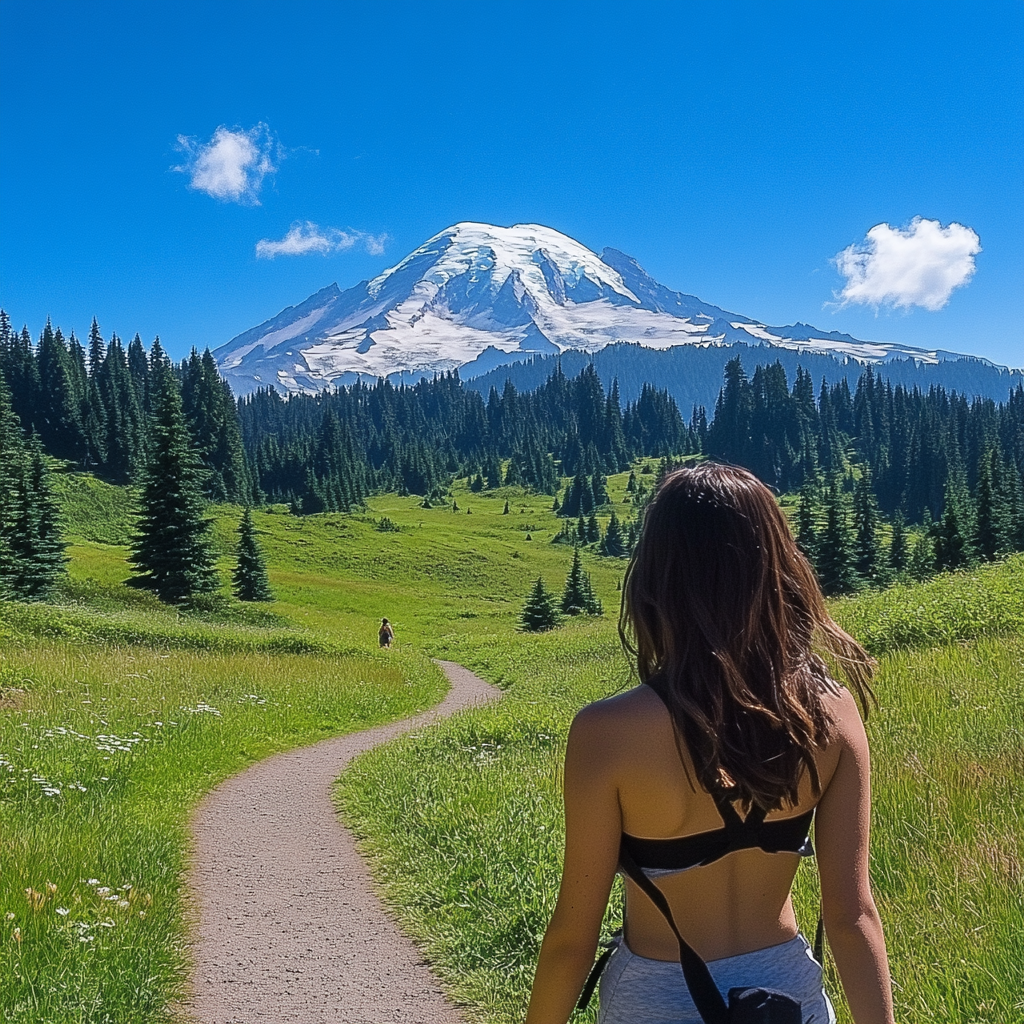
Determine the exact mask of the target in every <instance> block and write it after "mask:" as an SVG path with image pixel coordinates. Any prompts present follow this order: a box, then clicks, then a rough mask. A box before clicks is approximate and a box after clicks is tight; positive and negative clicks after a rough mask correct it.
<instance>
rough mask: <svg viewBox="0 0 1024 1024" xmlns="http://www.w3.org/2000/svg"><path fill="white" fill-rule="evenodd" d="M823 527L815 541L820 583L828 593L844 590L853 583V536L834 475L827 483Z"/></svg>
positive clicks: (842, 497)
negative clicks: (828, 483)
mask: <svg viewBox="0 0 1024 1024" xmlns="http://www.w3.org/2000/svg"><path fill="white" fill-rule="evenodd" d="M826 504H827V508H826V520H825V529H824V530H823V531H822V534H821V537H820V538H819V541H818V558H817V562H816V567H817V571H818V578H819V579H820V580H821V587H822V589H823V590H824V591H825V593H826V594H828V595H829V596H831V595H833V594H848V593H850V592H851V591H852V590H855V589H856V587H857V576H856V574H855V572H854V566H853V557H854V556H853V538H852V537H851V535H850V526H849V523H848V521H847V513H846V498H845V496H844V495H843V492H842V489H841V487H840V484H839V480H838V478H837V477H833V478H832V483H831V484H830V485H829V489H828V498H827V502H826Z"/></svg>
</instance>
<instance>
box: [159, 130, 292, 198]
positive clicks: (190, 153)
mask: <svg viewBox="0 0 1024 1024" xmlns="http://www.w3.org/2000/svg"><path fill="white" fill-rule="evenodd" d="M178 148H179V149H180V150H181V151H182V152H183V153H184V154H185V156H186V160H185V163H183V164H181V165H180V166H178V167H175V168H173V170H175V171H181V172H182V173H184V174H187V175H188V176H189V178H190V180H189V187H190V188H194V189H196V190H197V191H199V192H205V193H206V194H207V195H209V196H213V198H214V199H221V200H223V201H225V202H235V203H246V204H249V205H252V206H258V205H259V192H260V188H261V187H262V185H263V179H264V178H265V177H266V176H267V175H268V174H273V173H274V172H275V171H276V170H277V166H276V164H275V163H274V160H275V158H279V147H278V145H277V142H276V141H275V139H274V136H273V135H272V134H271V131H270V128H269V127H268V126H267V125H265V124H263V123H262V122H261V123H260V124H258V125H256V127H255V128H250V129H249V130H248V131H243V130H241V129H235V130H232V129H230V128H225V127H223V126H221V127H220V128H218V129H217V130H216V131H215V132H214V133H213V137H212V138H211V139H210V141H209V142H200V141H199V140H198V139H195V138H193V137H191V136H187V135H179V136H178Z"/></svg>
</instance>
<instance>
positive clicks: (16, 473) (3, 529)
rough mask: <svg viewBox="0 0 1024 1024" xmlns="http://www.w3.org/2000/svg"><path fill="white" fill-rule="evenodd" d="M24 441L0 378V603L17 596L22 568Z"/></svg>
mask: <svg viewBox="0 0 1024 1024" xmlns="http://www.w3.org/2000/svg"><path fill="white" fill-rule="evenodd" d="M25 470H26V466H25V439H24V435H23V434H22V432H21V423H20V422H19V420H18V417H17V415H16V414H15V412H14V410H13V409H12V408H11V395H10V392H9V391H8V390H7V383H6V381H5V380H4V378H3V375H0V600H7V599H9V598H14V597H18V596H20V594H19V593H18V587H19V581H20V579H21V577H22V572H23V566H22V559H21V546H20V544H19V541H18V526H17V522H18V518H19V511H20V502H19V500H18V492H19V488H20V487H21V485H22V481H23V480H24V477H25Z"/></svg>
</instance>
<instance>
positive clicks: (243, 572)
mask: <svg viewBox="0 0 1024 1024" xmlns="http://www.w3.org/2000/svg"><path fill="white" fill-rule="evenodd" d="M232 581H233V583H234V588H233V589H234V594H235V597H237V598H238V600H239V601H273V600H274V595H273V594H272V593H271V592H270V581H269V580H268V579H267V564H266V562H265V561H264V559H263V552H262V551H260V546H259V543H258V542H257V540H256V527H255V526H254V525H253V521H252V511H251V510H250V509H249V507H248V506H246V509H245V511H244V512H243V513H242V521H241V522H240V523H239V524H238V561H237V562H236V564H235V571H234V573H233V575H232Z"/></svg>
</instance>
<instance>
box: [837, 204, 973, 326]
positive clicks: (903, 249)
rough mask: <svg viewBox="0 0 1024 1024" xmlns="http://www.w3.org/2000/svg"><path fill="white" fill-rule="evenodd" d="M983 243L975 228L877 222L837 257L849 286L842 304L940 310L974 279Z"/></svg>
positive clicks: (933, 222)
mask: <svg viewBox="0 0 1024 1024" xmlns="http://www.w3.org/2000/svg"><path fill="white" fill-rule="evenodd" d="M979 252H981V239H980V238H979V237H978V234H977V232H975V231H974V230H973V229H972V228H969V227H965V226H964V225H963V224H956V223H952V224H950V225H949V226H948V227H945V228H944V227H943V226H942V225H941V224H940V223H939V222H938V221H937V220H924V219H923V218H921V217H915V218H914V219H913V220H912V221H911V222H910V224H909V225H908V226H907V227H906V228H894V227H892V226H891V225H889V224H876V225H875V226H874V227H873V228H872V229H871V230H870V231H869V232H868V233H867V235H866V236H865V238H864V241H863V242H861V243H858V244H855V245H851V246H848V247H847V248H845V249H844V250H843V251H842V252H840V253H837V254H836V256H835V260H834V262H835V265H836V267H837V269H838V270H839V273H840V274H842V275H843V277H845V278H846V285H845V286H844V287H843V290H842V291H841V292H839V294H838V295H837V296H836V298H837V299H838V300H839V303H840V305H841V306H848V305H851V304H853V303H860V304H863V305H867V306H876V307H877V306H895V307H897V308H904V309H909V308H910V307H911V306H921V307H923V308H924V309H929V310H933V311H934V310H938V309H942V307H943V306H945V305H946V303H947V302H949V297H950V295H951V294H952V293H953V290H954V289H955V288H959V287H961V286H962V285H965V284H967V282H968V281H970V279H971V277H972V276H973V275H974V271H975V265H974V257H975V256H976V255H977V254H978V253H979Z"/></svg>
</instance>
